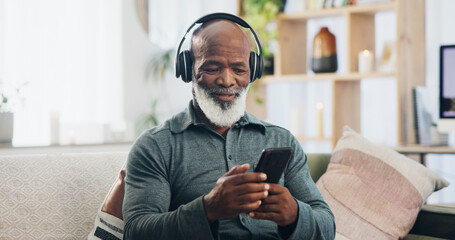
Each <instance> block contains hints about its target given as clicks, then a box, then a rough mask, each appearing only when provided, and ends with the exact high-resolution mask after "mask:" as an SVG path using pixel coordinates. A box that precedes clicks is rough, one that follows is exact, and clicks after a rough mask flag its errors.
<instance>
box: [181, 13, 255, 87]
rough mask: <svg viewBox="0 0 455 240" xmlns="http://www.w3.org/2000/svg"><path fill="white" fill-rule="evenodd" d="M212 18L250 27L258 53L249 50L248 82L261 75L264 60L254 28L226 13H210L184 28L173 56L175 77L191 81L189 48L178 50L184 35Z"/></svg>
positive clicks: (191, 65)
mask: <svg viewBox="0 0 455 240" xmlns="http://www.w3.org/2000/svg"><path fill="white" fill-rule="evenodd" d="M214 19H225V20H229V21H231V22H234V23H237V24H238V25H240V26H242V27H244V28H248V29H250V31H251V33H253V36H254V41H255V42H256V47H257V48H258V53H256V52H253V51H251V52H250V83H251V82H254V80H256V79H258V78H260V77H261V76H262V71H263V68H264V60H263V59H262V49H261V43H260V42H259V39H258V37H257V36H256V33H255V32H254V30H253V29H252V28H251V27H250V25H248V23H247V22H245V21H244V20H243V19H241V18H239V17H237V16H235V15H232V14H228V13H212V14H208V15H205V16H203V17H201V18H199V19H198V20H196V21H195V22H194V23H193V24H191V26H190V27H189V28H188V30H186V33H185V35H184V36H183V38H182V40H181V41H180V44H179V47H178V49H177V55H176V56H175V77H177V78H178V77H180V76H182V80H183V81H184V82H191V80H192V71H193V60H191V55H190V51H189V50H185V51H182V52H180V48H181V47H182V44H183V42H184V41H185V38H186V35H187V34H188V32H190V31H191V29H192V28H193V27H194V25H196V24H202V23H206V22H208V21H210V20H214Z"/></svg>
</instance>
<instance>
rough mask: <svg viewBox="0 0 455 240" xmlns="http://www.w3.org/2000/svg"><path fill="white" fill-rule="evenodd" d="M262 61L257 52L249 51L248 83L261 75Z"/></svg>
mask: <svg viewBox="0 0 455 240" xmlns="http://www.w3.org/2000/svg"><path fill="white" fill-rule="evenodd" d="M263 65H264V62H263V60H262V57H260V56H259V55H258V54H257V53H255V52H253V51H251V52H250V83H252V82H254V81H255V80H256V79H258V78H260V77H261V76H262V69H263Z"/></svg>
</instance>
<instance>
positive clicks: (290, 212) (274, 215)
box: [250, 147, 298, 226]
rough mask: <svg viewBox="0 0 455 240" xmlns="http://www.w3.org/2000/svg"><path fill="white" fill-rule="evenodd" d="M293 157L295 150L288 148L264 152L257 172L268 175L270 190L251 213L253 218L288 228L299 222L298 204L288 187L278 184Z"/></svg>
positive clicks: (271, 149)
mask: <svg viewBox="0 0 455 240" xmlns="http://www.w3.org/2000/svg"><path fill="white" fill-rule="evenodd" d="M292 155H293V149H292V148H288V147H285V148H269V149H264V151H263V152H262V155H261V158H260V160H259V163H258V165H257V166H256V168H255V172H264V173H266V174H267V180H266V181H267V182H269V183H270V188H269V190H268V192H269V194H268V196H267V197H265V198H264V199H262V203H261V205H260V207H258V208H257V209H255V210H254V211H252V212H250V217H251V218H255V219H264V220H271V221H274V222H275V223H277V224H278V225H279V226H288V225H290V224H292V223H294V222H295V221H296V220H297V215H298V204H297V202H296V201H295V199H294V197H292V195H291V193H290V192H289V190H288V189H287V188H286V187H283V186H281V185H279V184H278V181H279V179H280V177H281V175H282V174H283V172H284V170H285V169H286V166H287V164H288V162H289V160H290V159H291V158H292Z"/></svg>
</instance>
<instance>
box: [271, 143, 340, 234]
mask: <svg viewBox="0 0 455 240" xmlns="http://www.w3.org/2000/svg"><path fill="white" fill-rule="evenodd" d="M293 146H294V158H293V159H292V160H291V162H290V163H289V166H288V168H287V170H286V172H285V187H287V188H288V189H289V191H290V192H291V194H292V196H293V197H294V198H295V199H296V201H297V204H298V207H299V210H298V211H299V212H298V218H297V222H296V224H295V228H294V230H293V231H292V233H291V234H290V235H289V234H287V236H286V237H287V239H334V238H335V218H334V216H333V213H332V211H331V210H330V208H329V206H328V205H327V203H326V202H325V201H324V199H323V198H322V195H321V194H320V192H319V190H318V189H317V187H316V184H315V183H314V181H313V180H312V178H311V176H310V174H309V170H308V165H307V157H306V155H305V153H304V152H303V150H302V148H301V147H300V144H298V143H297V141H296V140H295V139H294V142H293ZM279 232H280V231H279ZM280 235H281V236H282V237H284V235H283V234H282V233H281V232H280Z"/></svg>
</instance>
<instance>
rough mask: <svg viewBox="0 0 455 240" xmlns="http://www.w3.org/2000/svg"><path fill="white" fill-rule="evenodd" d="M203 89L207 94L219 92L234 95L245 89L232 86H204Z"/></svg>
mask: <svg viewBox="0 0 455 240" xmlns="http://www.w3.org/2000/svg"><path fill="white" fill-rule="evenodd" d="M204 90H205V91H206V92H207V93H208V94H219V93H221V94H235V95H236V96H238V95H240V94H241V93H242V92H243V91H245V89H240V90H236V89H233V88H206V87H204Z"/></svg>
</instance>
